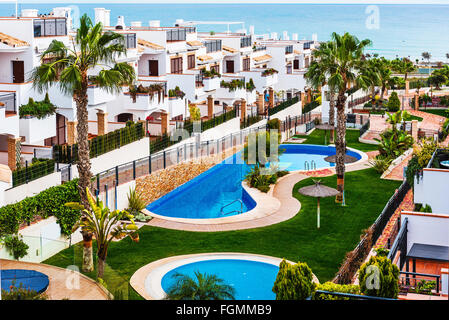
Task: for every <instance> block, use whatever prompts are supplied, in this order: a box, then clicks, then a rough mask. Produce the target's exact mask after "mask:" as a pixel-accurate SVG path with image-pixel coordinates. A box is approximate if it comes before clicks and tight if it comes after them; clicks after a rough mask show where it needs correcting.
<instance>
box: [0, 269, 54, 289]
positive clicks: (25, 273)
mask: <svg viewBox="0 0 449 320" xmlns="http://www.w3.org/2000/svg"><path fill="white" fill-rule="evenodd" d="M0 275H1V280H2V281H1V288H2V290H5V291H7V292H9V291H10V287H11V286H12V285H13V283H14V286H15V287H16V288H18V287H20V285H22V287H23V288H24V289H30V290H34V291H36V292H37V293H42V292H44V291H45V290H47V287H48V285H49V283H50V282H49V279H48V276H47V275H45V274H43V273H42V272H38V271H34V270H24V269H5V270H0Z"/></svg>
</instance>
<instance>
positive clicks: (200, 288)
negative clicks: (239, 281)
mask: <svg viewBox="0 0 449 320" xmlns="http://www.w3.org/2000/svg"><path fill="white" fill-rule="evenodd" d="M195 277H196V279H193V278H192V277H190V276H188V275H185V274H181V273H175V274H174V275H173V278H175V279H176V282H175V283H174V284H173V285H172V286H171V287H170V288H169V290H168V292H167V295H166V297H165V299H166V300H234V299H235V297H234V294H235V289H234V288H233V287H231V286H230V285H227V284H225V283H224V282H223V280H222V279H220V278H218V277H217V276H216V275H213V274H212V275H211V274H202V273H200V272H199V271H195Z"/></svg>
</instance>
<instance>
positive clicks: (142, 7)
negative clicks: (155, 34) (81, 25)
mask: <svg viewBox="0 0 449 320" xmlns="http://www.w3.org/2000/svg"><path fill="white" fill-rule="evenodd" d="M72 5H73V6H76V8H77V9H79V10H76V11H78V12H79V13H80V14H83V13H87V14H88V15H90V16H91V17H94V8H96V7H105V8H107V9H111V24H115V23H116V21H117V16H119V15H123V16H124V17H125V23H127V24H128V25H129V24H130V22H131V21H142V23H143V25H144V26H145V25H148V21H149V20H160V21H161V25H163V26H173V24H174V23H175V20H176V19H184V20H197V21H198V20H201V21H202V20H208V21H211V20H214V21H223V20H227V21H243V22H245V27H246V28H248V27H249V26H250V25H254V27H255V32H256V34H262V33H269V32H277V33H278V35H279V36H280V35H282V32H283V31H284V30H285V31H288V32H289V34H290V35H291V33H298V34H299V39H304V38H307V39H311V38H312V34H314V33H316V34H317V36H318V40H320V41H325V40H328V39H329V38H330V35H331V33H332V32H334V31H335V32H337V33H342V32H345V31H347V32H350V33H352V34H355V35H356V36H357V37H359V38H360V39H365V38H368V39H371V40H372V41H373V46H372V47H371V48H370V49H369V50H368V52H371V53H378V54H380V55H383V56H385V57H387V58H394V57H396V55H398V56H399V57H407V56H410V58H411V59H413V60H414V59H416V58H417V59H421V53H422V52H424V51H428V52H430V53H431V54H432V60H441V61H446V53H449V22H448V19H447V17H448V16H449V5H378V6H377V8H378V9H379V28H378V29H368V28H367V25H366V21H367V20H369V17H370V16H371V15H372V11H371V12H369V13H368V14H367V13H366V10H367V7H368V5H343V4H339V5H327V4H326V5H324V4H322V5H315V4H132V3H126V2H123V3H122V4H107V3H101V4H95V3H90V4H76V3H71V2H70V1H69V2H65V3H60V4H42V3H39V4H34V3H33V4H25V3H24V4H19V10H20V9H26V8H36V9H39V12H40V13H48V12H50V10H51V8H53V7H56V6H72ZM14 12H15V7H14V4H12V3H10V4H5V3H3V4H0V13H1V16H10V15H13V14H14ZM239 28H240V27H239ZM199 30H200V31H212V30H213V31H224V30H225V26H219V25H218V26H217V25H215V26H212V25H201V26H200V27H199ZM232 30H233V31H236V30H235V29H232Z"/></svg>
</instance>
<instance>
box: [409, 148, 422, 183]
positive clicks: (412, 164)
mask: <svg viewBox="0 0 449 320" xmlns="http://www.w3.org/2000/svg"><path fill="white" fill-rule="evenodd" d="M422 169H423V167H422V166H421V165H420V164H419V161H418V156H417V155H413V157H412V158H411V159H410V161H409V162H408V164H407V169H406V170H405V177H406V179H407V183H408V184H409V185H410V186H412V187H413V186H414V184H415V176H416V175H417V174H418V172H420V171H421V170H422Z"/></svg>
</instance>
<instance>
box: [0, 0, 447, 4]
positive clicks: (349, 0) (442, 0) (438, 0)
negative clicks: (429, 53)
mask: <svg viewBox="0 0 449 320" xmlns="http://www.w3.org/2000/svg"><path fill="white" fill-rule="evenodd" d="M18 1H19V3H64V2H66V1H64V0H18ZM14 2H15V1H11V0H0V3H14ZM70 2H71V3H110V4H113V3H313V4H338V3H345V4H427V5H429V4H449V0H279V1H273V0H93V1H92V0H73V1H70Z"/></svg>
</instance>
